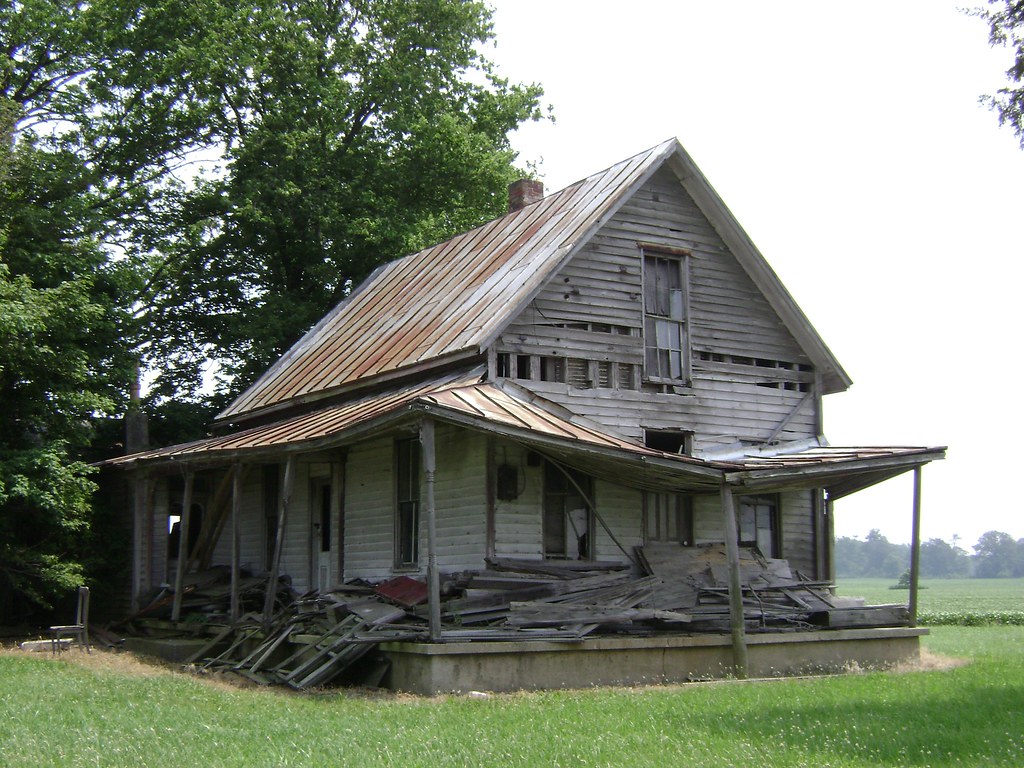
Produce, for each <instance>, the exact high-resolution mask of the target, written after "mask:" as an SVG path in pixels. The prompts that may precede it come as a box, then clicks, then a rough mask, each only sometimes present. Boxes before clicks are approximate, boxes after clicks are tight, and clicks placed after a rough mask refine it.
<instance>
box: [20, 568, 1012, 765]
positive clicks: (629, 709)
mask: <svg viewBox="0 0 1024 768" xmlns="http://www.w3.org/2000/svg"><path fill="white" fill-rule="evenodd" d="M972 584H976V582H972ZM867 586H870V585H867V584H864V583H858V584H856V585H841V587H842V589H843V590H844V591H845V590H846V589H848V588H851V587H852V588H853V589H854V590H855V591H857V593H858V594H861V593H862V592H866V591H867V590H866V587H867ZM881 586H882V589H883V590H884V589H885V586H886V585H885V584H882V585H881ZM929 586H930V585H929ZM945 586H949V587H950V590H949V597H948V599H949V600H953V599H954V597H955V594H954V593H955V592H956V591H957V590H956V589H954V588H953V586H954V585H952V584H947V585H945ZM1000 586H1005V587H1008V588H1010V589H1009V591H1008V592H1007V593H1006V595H1007V596H1006V598H1005V599H1006V602H1005V603H998V600H997V598H994V597H992V596H991V595H989V597H991V598H992V599H993V600H996V601H997V603H994V604H996V608H997V610H998V609H1004V608H1008V607H1013V605H1016V603H1014V602H1013V601H1014V600H1019V599H1020V594H1019V592H1018V591H1014V590H1013V589H1012V587H1013V586H1014V585H1012V584H1006V585H1000ZM1016 586H1017V587H1019V586H1020V585H1019V583H1018V584H1017V585H1016ZM933 590H934V591H933ZM993 590H994V591H995V588H994V587H993ZM885 591H886V593H888V590H885ZM941 591H942V590H941V589H939V588H938V587H933V588H930V589H929V590H925V591H924V592H923V593H922V594H928V595H929V597H930V598H932V599H934V600H936V601H940V599H941V595H940V593H941ZM879 602H882V601H879ZM884 602H898V601H894V600H891V599H889V600H884ZM923 646H924V652H923V656H924V663H923V664H922V665H921V666H920V668H916V669H913V670H899V671H892V672H871V673H859V674H849V675H844V676H837V677H823V678H804V679H791V680H773V681H768V682H764V681H752V682H735V681H726V682H721V683H701V684H690V685H682V686H664V687H662V686H654V687H648V688H633V689H594V690H584V691H561V692H545V693H523V694H508V695H496V696H491V697H488V698H470V697H462V696H450V697H439V698H435V699H425V698H419V697H413V696H404V695H391V694H368V693H365V692H364V693H358V692H352V691H325V692H319V693H315V694H309V695H296V694H290V693H284V692H281V691H278V690H269V689H263V688H246V689H242V688H235V687H232V686H229V685H227V684H225V683H223V682H216V681H211V680H210V679H209V678H205V677H197V676H192V675H189V674H185V673H181V672H176V671H173V670H171V669H168V668H165V667H157V666H149V665H146V664H144V663H142V662H139V661H137V660H135V659H133V658H132V657H130V656H128V655H127V654H117V655H114V654H108V653H99V652H97V653H93V654H91V655H86V654H82V653H80V652H77V651H72V652H68V653H66V654H64V655H63V656H60V657H58V658H56V659H53V658H51V657H50V656H48V655H45V654H43V655H30V654H25V653H21V652H19V651H4V652H0V765H3V766H5V768H20V767H21V766H32V768H36V767H37V766H56V765H61V766H79V765H80V766H192V765H201V766H335V765H357V766H492V765H493V766H534V765H545V766H547V765H557V766H619V765H625V766H730V765H731V766H764V767H765V768H774V767H776V766H778V767H780V768H781V767H789V766H815V767H817V766H832V767H833V768H845V767H847V766H947V765H961V766H1021V765H1024V731H1022V728H1021V723H1022V722H1024V627H1019V626H991V627H945V626H943V627H936V628H933V629H932V630H931V633H930V635H929V636H927V637H926V638H924V642H923Z"/></svg>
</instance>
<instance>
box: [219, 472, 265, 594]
mask: <svg viewBox="0 0 1024 768" xmlns="http://www.w3.org/2000/svg"><path fill="white" fill-rule="evenodd" d="M261 471H262V467H261V466H260V465H254V466H253V467H252V469H250V471H248V472H246V473H245V475H244V480H243V482H242V500H241V501H242V503H241V507H240V509H239V518H238V525H239V536H238V544H239V546H238V555H239V560H238V562H239V565H240V567H241V568H242V570H243V571H248V572H249V573H254V574H256V573H261V572H263V571H264V570H266V565H267V563H266V562H265V561H266V546H267V545H266V535H267V532H266V523H265V520H264V517H263V508H264V507H263V505H264V500H263V475H262V474H261ZM225 504H226V505H227V508H226V509H225V511H224V515H225V518H224V525H223V527H222V528H221V533H220V538H218V539H217V546H216V547H215V548H214V550H213V559H212V561H211V562H212V564H214V565H230V564H231V504H232V501H231V497H230V496H228V498H227V499H226V501H225Z"/></svg>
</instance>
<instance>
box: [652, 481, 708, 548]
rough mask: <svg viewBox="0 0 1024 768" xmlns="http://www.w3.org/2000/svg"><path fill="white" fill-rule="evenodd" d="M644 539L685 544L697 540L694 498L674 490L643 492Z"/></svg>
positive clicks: (692, 544) (689, 545)
mask: <svg viewBox="0 0 1024 768" xmlns="http://www.w3.org/2000/svg"><path fill="white" fill-rule="evenodd" d="M643 514H644V519H643V540H644V543H645V544H647V543H648V542H668V543H674V544H681V545H682V546H684V547H693V546H696V542H695V541H694V524H693V517H694V515H693V497H692V496H690V495H689V494H682V493H673V492H671V491H644V495H643Z"/></svg>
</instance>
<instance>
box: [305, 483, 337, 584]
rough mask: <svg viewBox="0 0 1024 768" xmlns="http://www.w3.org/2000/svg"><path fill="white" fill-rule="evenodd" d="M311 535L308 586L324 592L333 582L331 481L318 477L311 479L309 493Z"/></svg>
mask: <svg viewBox="0 0 1024 768" xmlns="http://www.w3.org/2000/svg"><path fill="white" fill-rule="evenodd" d="M310 502H311V503H310V513H311V517H312V520H311V523H312V526H311V530H312V532H313V536H312V539H313V540H312V542H311V543H312V545H313V546H312V549H313V552H312V557H311V564H312V566H313V567H312V568H311V569H310V570H311V571H312V573H311V574H310V580H309V583H310V586H311V587H312V588H314V589H318V590H320V591H321V592H326V591H327V590H328V589H330V588H331V587H332V586H333V584H334V573H333V572H332V569H333V561H334V536H333V534H332V525H331V517H332V515H331V482H330V480H328V479H326V478H324V479H318V480H314V481H313V487H312V489H311V493H310Z"/></svg>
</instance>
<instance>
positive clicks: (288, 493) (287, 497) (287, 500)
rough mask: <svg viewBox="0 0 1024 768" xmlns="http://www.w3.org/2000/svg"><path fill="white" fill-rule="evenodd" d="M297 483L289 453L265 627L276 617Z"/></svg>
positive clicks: (266, 599) (268, 584)
mask: <svg viewBox="0 0 1024 768" xmlns="http://www.w3.org/2000/svg"><path fill="white" fill-rule="evenodd" d="M294 485H295V454H292V453H290V454H288V458H287V459H286V461H285V465H284V488H282V489H281V505H280V506H279V507H278V509H277V535H276V537H275V539H274V559H273V561H272V563H271V565H270V574H269V575H268V576H267V590H266V594H265V595H264V597H263V627H264V628H265V629H269V628H270V621H271V619H272V618H273V617H274V598H275V596H276V595H277V577H278V576H279V575H280V571H281V550H282V548H283V545H284V524H285V521H286V520H287V519H288V508H289V507H290V506H291V503H292V488H293V487H294Z"/></svg>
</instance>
